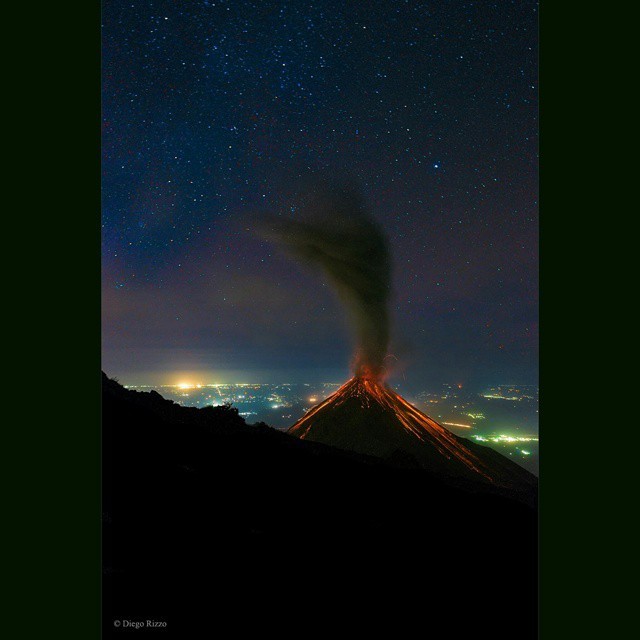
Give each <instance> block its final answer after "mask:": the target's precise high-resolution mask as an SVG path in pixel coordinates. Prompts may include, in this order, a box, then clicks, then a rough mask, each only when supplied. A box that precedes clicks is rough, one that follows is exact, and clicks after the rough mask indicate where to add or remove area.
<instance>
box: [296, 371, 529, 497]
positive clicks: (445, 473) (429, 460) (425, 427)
mask: <svg viewBox="0 0 640 640" xmlns="http://www.w3.org/2000/svg"><path fill="white" fill-rule="evenodd" d="M289 433H290V434H291V435H294V436H296V437H298V438H300V439H303V440H309V441H313V442H321V443H323V444H327V445H332V446H335V447H339V448H341V449H346V450H349V451H356V452H358V453H363V454H367V455H372V456H377V457H379V458H384V459H387V460H390V459H404V460H405V461H406V462H407V463H408V462H410V461H412V462H413V464H414V466H416V467H420V468H423V469H426V470H428V471H430V472H431V473H433V474H435V475H438V476H439V477H441V478H442V479H443V480H445V481H446V482H448V483H450V484H451V483H454V484H458V485H460V484H462V483H466V484H467V485H469V486H473V485H477V486H476V489H477V490H487V489H489V488H491V489H493V490H496V491H503V492H505V493H512V494H518V495H522V496H528V500H529V502H530V503H532V504H534V503H535V498H536V493H537V484H538V481H537V478H536V477H535V476H534V475H533V474H531V473H529V472H528V471H527V470H526V469H523V468H522V467H520V466H519V465H517V464H516V463H514V462H513V461H511V460H509V459H508V458H505V457H504V456H502V455H500V453H498V452H497V451H494V450H493V449H491V448H489V447H483V446H481V445H478V444H476V443H475V442H472V441H471V440H467V439H466V438H460V437H458V436H456V435H455V434H453V433H451V432H450V431H449V430H448V429H445V428H444V427H443V426H442V425H440V424H438V423H437V422H436V421H435V420H433V419H432V418H430V417H429V416H427V415H425V414H424V413H422V412H421V411H419V410H418V409H417V408H416V407H414V406H413V405H411V404H410V403H409V402H407V401H406V400H405V399H404V398H402V397H401V396H400V395H398V394H397V393H396V392H394V391H393V390H392V389H390V388H388V387H386V386H384V385H383V384H380V383H378V382H376V381H374V380H370V379H367V378H362V377H354V378H352V379H351V380H349V381H348V382H347V383H345V384H344V385H343V386H342V387H340V389H338V390H337V391H336V392H335V393H334V394H332V395H331V396H330V397H329V398H327V399H326V400H324V401H323V402H321V403H320V404H318V405H317V406H315V407H313V408H312V409H310V410H309V411H308V412H307V414H306V415H305V416H303V417H302V418H301V419H300V420H298V422H296V424H294V425H293V426H292V427H291V429H289ZM482 485H486V486H485V487H483V486H482Z"/></svg>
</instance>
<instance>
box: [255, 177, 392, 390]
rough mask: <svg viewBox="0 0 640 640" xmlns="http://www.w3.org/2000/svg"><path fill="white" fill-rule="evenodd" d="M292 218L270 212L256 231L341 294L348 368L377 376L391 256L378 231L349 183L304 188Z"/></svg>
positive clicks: (384, 340)
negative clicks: (350, 337) (350, 352)
mask: <svg viewBox="0 0 640 640" xmlns="http://www.w3.org/2000/svg"><path fill="white" fill-rule="evenodd" d="M306 200H307V204H305V205H303V206H302V207H301V210H300V211H299V212H298V214H297V215H296V217H295V218H293V217H289V218H285V217H280V216H270V217H268V218H267V219H266V220H265V219H263V220H262V222H261V225H260V226H261V230H262V235H263V236H264V237H266V238H267V239H269V240H272V241H275V242H276V243H278V244H280V245H282V246H284V247H285V248H286V249H287V250H288V251H289V252H290V253H291V254H292V255H293V256H294V257H295V258H296V259H298V260H300V261H301V262H303V263H306V264H310V265H313V266H315V267H319V268H320V269H321V270H322V271H324V273H325V274H326V275H327V276H328V278H329V280H330V282H331V284H332V285H333V287H334V289H335V291H336V292H337V294H338V296H339V297H340V299H341V300H342V302H343V304H344V306H345V308H346V310H347V313H348V316H349V319H350V322H351V325H352V328H353V331H354V334H355V338H356V344H355V352H354V358H353V368H354V373H355V374H356V375H357V376H363V377H374V378H378V377H381V376H382V375H383V373H384V367H383V360H384V358H385V355H386V353H387V347H388V343H389V332H390V327H389V310H388V302H389V293H390V285H391V259H390V254H389V248H388V245H387V240H386V238H385V236H384V233H383V232H382V230H381V229H380V227H379V226H378V224H377V223H376V221H375V220H374V218H373V217H372V215H371V214H370V212H369V210H368V209H367V207H366V205H365V202H364V199H363V198H362V196H361V195H360V194H359V193H358V192H357V191H356V190H355V189H354V188H352V187H349V186H341V187H325V186H323V187H321V188H319V189H318V188H317V189H315V190H314V191H313V192H312V193H311V194H307V197H306Z"/></svg>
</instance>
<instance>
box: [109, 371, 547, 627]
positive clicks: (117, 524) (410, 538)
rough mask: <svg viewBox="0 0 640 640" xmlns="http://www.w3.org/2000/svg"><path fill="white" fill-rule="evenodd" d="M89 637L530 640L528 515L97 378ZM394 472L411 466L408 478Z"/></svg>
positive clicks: (228, 414) (509, 502)
mask: <svg viewBox="0 0 640 640" xmlns="http://www.w3.org/2000/svg"><path fill="white" fill-rule="evenodd" d="M102 389H103V392H102V413H103V423H102V438H103V462H102V468H103V503H102V512H103V514H102V515H103V518H102V521H103V527H102V539H103V611H102V619H103V637H105V638H107V637H109V638H110V637H122V635H123V633H127V632H129V631H132V630H131V629H129V630H127V629H123V628H122V627H116V626H115V624H114V621H122V620H132V621H136V620H142V621H146V620H152V621H153V620H155V621H165V622H166V624H167V626H166V628H161V629H156V628H153V629H151V630H147V629H144V628H141V629H137V630H135V632H136V634H142V635H145V634H146V633H147V632H148V633H149V634H151V633H153V634H154V635H155V637H158V635H166V636H170V637H176V638H185V639H187V640H188V639H190V638H201V637H209V636H212V635H216V634H219V635H221V636H222V637H227V636H235V635H246V634H255V633H260V634H261V635H262V634H268V633H275V634H278V635H279V636H284V637H285V638H287V637H296V638H300V637H306V636H309V635H319V636H323V635H328V634H336V633H338V632H339V633H349V634H357V635H367V634H370V633H377V634H378V635H380V634H383V635H391V634H392V635H393V637H398V638H403V637H409V635H413V634H414V633H416V631H417V632H418V633H420V634H425V635H427V636H433V637H441V636H442V637H448V638H452V639H457V638H463V637H467V635H468V634H470V633H474V635H480V636H482V635H485V634H486V635H488V636H490V637H492V638H505V639H506V638H509V639H510V640H513V639H514V638H517V639H520V638H522V639H529V638H535V637H537V632H536V627H537V624H536V618H537V532H536V529H537V522H536V512H535V510H534V509H533V508H531V506H528V505H527V504H524V503H523V502H522V501H521V500H519V499H515V498H514V497H510V496H507V495H499V494H496V493H492V492H491V491H486V492H483V491H480V490H478V488H477V486H484V485H487V486H488V485H489V483H478V485H477V486H476V485H475V484H474V485H464V484H461V485H460V486H454V485H453V484H451V483H450V482H448V481H446V478H445V476H443V475H442V474H440V473H439V472H430V471H429V470H428V469H425V468H423V465H422V464H416V465H414V464H413V463H412V460H415V458H413V459H411V458H408V457H407V456H409V455H410V454H407V453H404V452H403V450H402V448H398V450H397V452H396V455H395V456H394V455H392V456H391V458H390V459H386V460H385V459H383V458H380V457H375V456H372V455H363V454H361V453H357V452H353V451H345V450H342V449H339V448H334V447H331V446H328V445H325V444H322V443H318V442H312V441H309V440H307V439H300V438H297V437H293V436H291V435H289V434H287V433H282V432H279V431H276V430H275V429H271V428H269V427H268V426H266V425H264V424H258V425H248V424H246V422H245V421H244V420H243V418H242V417H241V416H239V415H238V412H237V410H236V409H235V408H233V407H229V406H223V407H215V408H214V407H210V408H205V409H197V408H187V407H181V406H180V405H177V404H175V403H173V402H171V401H170V400H166V399H164V398H162V397H161V396H160V395H159V394H157V393H156V392H153V391H152V392H148V393H147V392H137V391H133V390H128V389H125V388H123V387H122V386H121V385H120V384H118V383H117V382H116V381H115V380H111V379H109V378H108V377H107V376H106V375H104V374H103V378H102ZM412 466H413V467H414V468H412Z"/></svg>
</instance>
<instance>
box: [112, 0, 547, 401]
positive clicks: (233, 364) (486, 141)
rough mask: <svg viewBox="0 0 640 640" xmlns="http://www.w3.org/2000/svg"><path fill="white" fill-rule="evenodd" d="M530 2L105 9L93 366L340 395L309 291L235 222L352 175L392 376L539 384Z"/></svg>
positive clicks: (424, 383) (333, 358)
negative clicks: (386, 272) (389, 329)
mask: <svg viewBox="0 0 640 640" xmlns="http://www.w3.org/2000/svg"><path fill="white" fill-rule="evenodd" d="M537 22H538V13H537V3H535V2H529V1H528V0H517V1H515V2H510V1H506V0H505V1H500V2H458V1H456V0H447V1H446V2H445V1H444V0H440V1H438V2H418V1H409V2H402V1H394V2H391V1H386V2H375V1H374V2H372V1H369V2H366V3H364V2H363V3H359V2H344V1H341V2H331V1H328V0H321V1H318V2H313V3H309V4H307V3H303V2H288V1H281V2H271V1H263V2H255V3H254V2H230V1H224V2H223V1H220V0H216V1H205V2H187V1H183V2H177V1H171V2H169V1H164V2H160V1H146V2H141V1H138V0H129V1H128V2H122V1H120V0H105V1H104V3H103V50H102V64H103V71H102V74H103V75H102V87H103V99H102V107H103V113H102V116H103V119H102V127H103V130H102V153H103V161H102V188H103V196H102V221H103V226H102V255H103V287H102V289H103V312H102V315H103V369H104V370H105V371H106V372H107V373H108V374H109V375H116V376H118V377H119V379H120V380H121V381H122V382H124V383H131V384H137V383H138V384H139V383H144V382H148V383H154V384H159V383H163V382H166V383H172V382H175V381H176V379H177V376H178V377H179V376H182V377H184V375H190V376H195V377H196V378H198V379H199V380H201V381H204V382H211V381H216V382H225V381H227V382H233V381H265V382H269V381H272V382H306V381H316V380H321V381H332V382H341V381H343V380H344V379H346V377H347V376H348V363H349V358H350V344H351V338H350V334H349V331H348V327H347V324H346V320H345V317H344V312H343V310H342V307H341V306H340V304H339V302H338V300H337V299H336V297H335V295H334V294H333V292H332V291H331V289H330V287H329V286H328V284H327V282H326V281H325V279H324V278H323V277H322V276H321V275H320V274H318V273H316V272H314V271H311V270H308V269H307V268H305V267H303V266H299V265H297V264H296V263H295V262H292V261H291V260H290V259H289V258H288V257H287V256H285V255H282V254H281V253H280V252H279V251H278V250H277V249H276V248H274V247H273V246H271V245H270V244H268V243H267V242H265V241H263V240H261V239H260V238H259V237H257V236H256V235H255V234H253V233H252V232H251V231H250V230H249V225H248V224H247V220H248V217H250V216H256V215H258V216H259V215H261V214H262V213H269V212H270V213H284V214H288V215H293V216H295V214H296V210H297V207H298V205H299V195H300V184H302V182H304V181H309V180H312V179H313V178H314V176H322V177H327V176H335V177H338V178H343V177H348V178H349V179H352V180H355V181H356V182H357V183H358V184H359V186H360V189H361V191H362V192H363V194H364V196H365V197H366V198H367V200H368V202H369V204H370V206H371V209H372V211H373V212H374V215H375V216H376V218H377V219H378V220H379V221H380V223H381V225H382V226H383V227H384V229H385V231H386V233H387V234H388V237H389V242H390V244H391V249H392V256H393V263H394V279H393V282H394V286H393V296H392V315H393V340H392V345H391V352H392V353H393V354H395V355H396V356H397V358H398V363H399V364H398V371H397V373H396V376H397V378H398V380H402V381H403V383H404V384H406V385H408V386H409V387H412V388H415V389H420V388H426V387H433V386H436V385H439V384H441V383H444V382H463V383H465V384H472V385H488V384H499V383H514V382H517V383H535V382H536V381H537V369H538V364H537V360H538V358H537V348H538V320H537V319H538V307H537V290H538V213H537V212H538V202H537V199H538V159H537V158H538V156H537V152H538V136H537V133H538V122H537V100H538V76H537V57H538V52H537Z"/></svg>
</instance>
